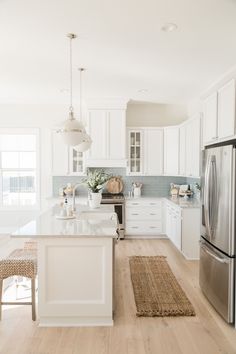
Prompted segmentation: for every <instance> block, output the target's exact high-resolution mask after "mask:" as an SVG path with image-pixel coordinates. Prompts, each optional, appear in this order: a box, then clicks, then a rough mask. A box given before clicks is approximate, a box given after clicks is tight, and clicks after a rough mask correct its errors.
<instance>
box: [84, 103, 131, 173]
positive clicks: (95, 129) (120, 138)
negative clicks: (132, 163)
mask: <svg viewBox="0 0 236 354" xmlns="http://www.w3.org/2000/svg"><path fill="white" fill-rule="evenodd" d="M88 131H89V134H90V136H91V138H92V145H91V148H90V149H89V151H88V154H87V159H86V166H87V167H125V166H126V156H125V151H126V145H125V142H126V115H125V110H124V109H113V110H103V109H92V110H89V111H88Z"/></svg>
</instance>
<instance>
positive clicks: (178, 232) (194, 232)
mask: <svg viewBox="0 0 236 354" xmlns="http://www.w3.org/2000/svg"><path fill="white" fill-rule="evenodd" d="M166 235H167V237H169V239H170V240H171V241H172V242H173V244H174V245H175V246H176V248H177V249H178V250H180V251H181V252H182V253H183V255H184V256H185V258H187V259H198V258H199V240H200V208H181V207H179V206H176V205H174V203H172V202H169V201H167V202H166Z"/></svg>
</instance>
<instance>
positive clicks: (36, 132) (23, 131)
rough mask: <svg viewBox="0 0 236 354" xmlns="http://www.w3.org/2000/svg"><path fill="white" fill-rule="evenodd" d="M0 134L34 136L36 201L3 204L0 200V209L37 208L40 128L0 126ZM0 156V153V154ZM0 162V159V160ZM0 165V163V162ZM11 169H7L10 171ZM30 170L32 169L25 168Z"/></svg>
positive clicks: (23, 209) (38, 196) (38, 207)
mask: <svg viewBox="0 0 236 354" xmlns="http://www.w3.org/2000/svg"><path fill="white" fill-rule="evenodd" d="M0 134H9V135H11V134H16V135H17V134H22V135H32V134H34V135H35V136H36V169H35V172H36V203H35V204H34V205H31V206H5V205H4V206H3V205H2V200H0V211H25V210H31V211H35V210H39V209H40V206H41V199H40V177H41V176H40V148H39V147H40V146H39V144H40V129H39V128H0ZM0 158H1V154H0ZM0 162H1V161H0ZM0 166H1V164H0ZM10 170H11V169H9V171H10ZM22 170H23V169H22ZM25 170H32V169H25ZM0 177H1V178H0V196H2V169H1V168H0Z"/></svg>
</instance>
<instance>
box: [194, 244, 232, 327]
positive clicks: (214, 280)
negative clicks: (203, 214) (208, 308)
mask: <svg viewBox="0 0 236 354" xmlns="http://www.w3.org/2000/svg"><path fill="white" fill-rule="evenodd" d="M199 276H200V278H199V279H200V287H201V289H202V291H203V293H204V294H205V296H206V297H207V298H208V300H209V301H210V303H211V304H212V305H213V306H214V307H215V309H216V311H217V312H219V314H220V315H221V316H222V317H223V318H224V319H225V320H226V321H227V322H228V323H233V322H234V258H229V257H227V256H225V255H224V254H222V253H221V252H219V251H217V250H215V248H213V247H212V246H211V245H209V244H208V243H206V242H205V241H201V245H200V275H199Z"/></svg>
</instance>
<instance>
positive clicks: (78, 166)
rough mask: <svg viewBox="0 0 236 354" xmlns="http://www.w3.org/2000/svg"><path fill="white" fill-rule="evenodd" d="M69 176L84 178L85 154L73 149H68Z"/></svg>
mask: <svg viewBox="0 0 236 354" xmlns="http://www.w3.org/2000/svg"><path fill="white" fill-rule="evenodd" d="M69 174H70V175H73V176H85V175H86V168H85V153H84V152H79V151H77V150H76V148H75V147H70V149H69Z"/></svg>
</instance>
